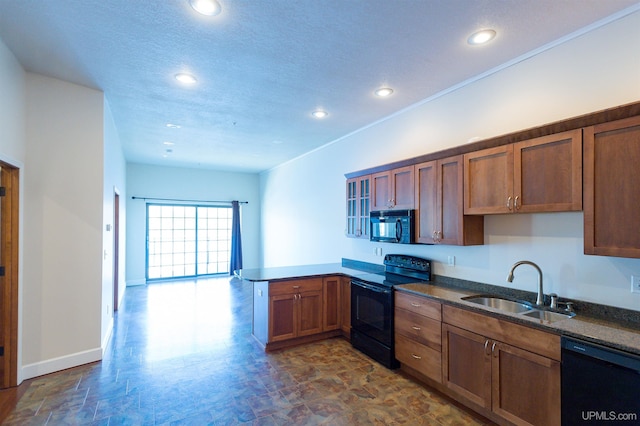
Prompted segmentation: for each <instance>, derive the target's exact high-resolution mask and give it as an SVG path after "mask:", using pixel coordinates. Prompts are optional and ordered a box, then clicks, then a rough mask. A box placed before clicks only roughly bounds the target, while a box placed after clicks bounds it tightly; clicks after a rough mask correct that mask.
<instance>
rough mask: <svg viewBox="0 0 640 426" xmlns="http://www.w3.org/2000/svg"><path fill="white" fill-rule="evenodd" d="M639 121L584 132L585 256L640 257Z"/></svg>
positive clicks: (620, 122)
mask: <svg viewBox="0 0 640 426" xmlns="http://www.w3.org/2000/svg"><path fill="white" fill-rule="evenodd" d="M639 164H640V117H632V118H627V119H624V120H619V121H614V122H610V123H605V124H600V125H597V126H591V127H587V128H585V130H584V252H585V254H595V255H602V256H618V257H631V258H640V232H638V229H640V210H639V209H638V205H639V204H638V195H640V166H639Z"/></svg>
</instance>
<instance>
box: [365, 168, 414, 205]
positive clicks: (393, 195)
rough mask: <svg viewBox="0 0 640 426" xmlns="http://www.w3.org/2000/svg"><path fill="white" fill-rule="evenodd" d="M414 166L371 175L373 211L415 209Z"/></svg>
mask: <svg viewBox="0 0 640 426" xmlns="http://www.w3.org/2000/svg"><path fill="white" fill-rule="evenodd" d="M413 186H414V181H413V166H407V167H400V168H397V169H393V170H388V171H385V172H380V173H376V174H374V175H371V187H372V189H371V210H389V209H398V210H401V209H413V208H415V201H414V191H413Z"/></svg>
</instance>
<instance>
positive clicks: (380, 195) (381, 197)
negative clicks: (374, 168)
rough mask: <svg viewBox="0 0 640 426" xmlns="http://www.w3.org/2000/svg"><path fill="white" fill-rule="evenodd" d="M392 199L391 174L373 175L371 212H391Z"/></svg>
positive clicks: (387, 172)
mask: <svg viewBox="0 0 640 426" xmlns="http://www.w3.org/2000/svg"><path fill="white" fill-rule="evenodd" d="M391 198H392V196H391V172H389V171H386V172H380V173H376V174H374V175H371V210H389V209H390V208H391V207H392V204H391Z"/></svg>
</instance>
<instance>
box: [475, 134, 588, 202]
mask: <svg viewBox="0 0 640 426" xmlns="http://www.w3.org/2000/svg"><path fill="white" fill-rule="evenodd" d="M464 166H465V174H464V191H465V195H464V212H465V214H499V213H533V212H558V211H579V210H582V130H581V129H578V130H572V131H568V132H563V133H559V134H554V135H549V136H543V137H540V138H536V139H531V140H527V141H523V142H518V143H515V144H511V145H504V146H500V147H496V148H489V149H485V150H480V151H476V152H471V153H468V154H465V155H464Z"/></svg>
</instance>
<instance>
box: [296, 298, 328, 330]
mask: <svg viewBox="0 0 640 426" xmlns="http://www.w3.org/2000/svg"><path fill="white" fill-rule="evenodd" d="M296 305H297V306H296V307H295V316H296V326H297V329H298V334H297V335H298V336H308V335H310V334H316V333H321V332H322V291H321V290H320V291H310V292H306V293H300V294H298V299H297V301H296Z"/></svg>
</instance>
